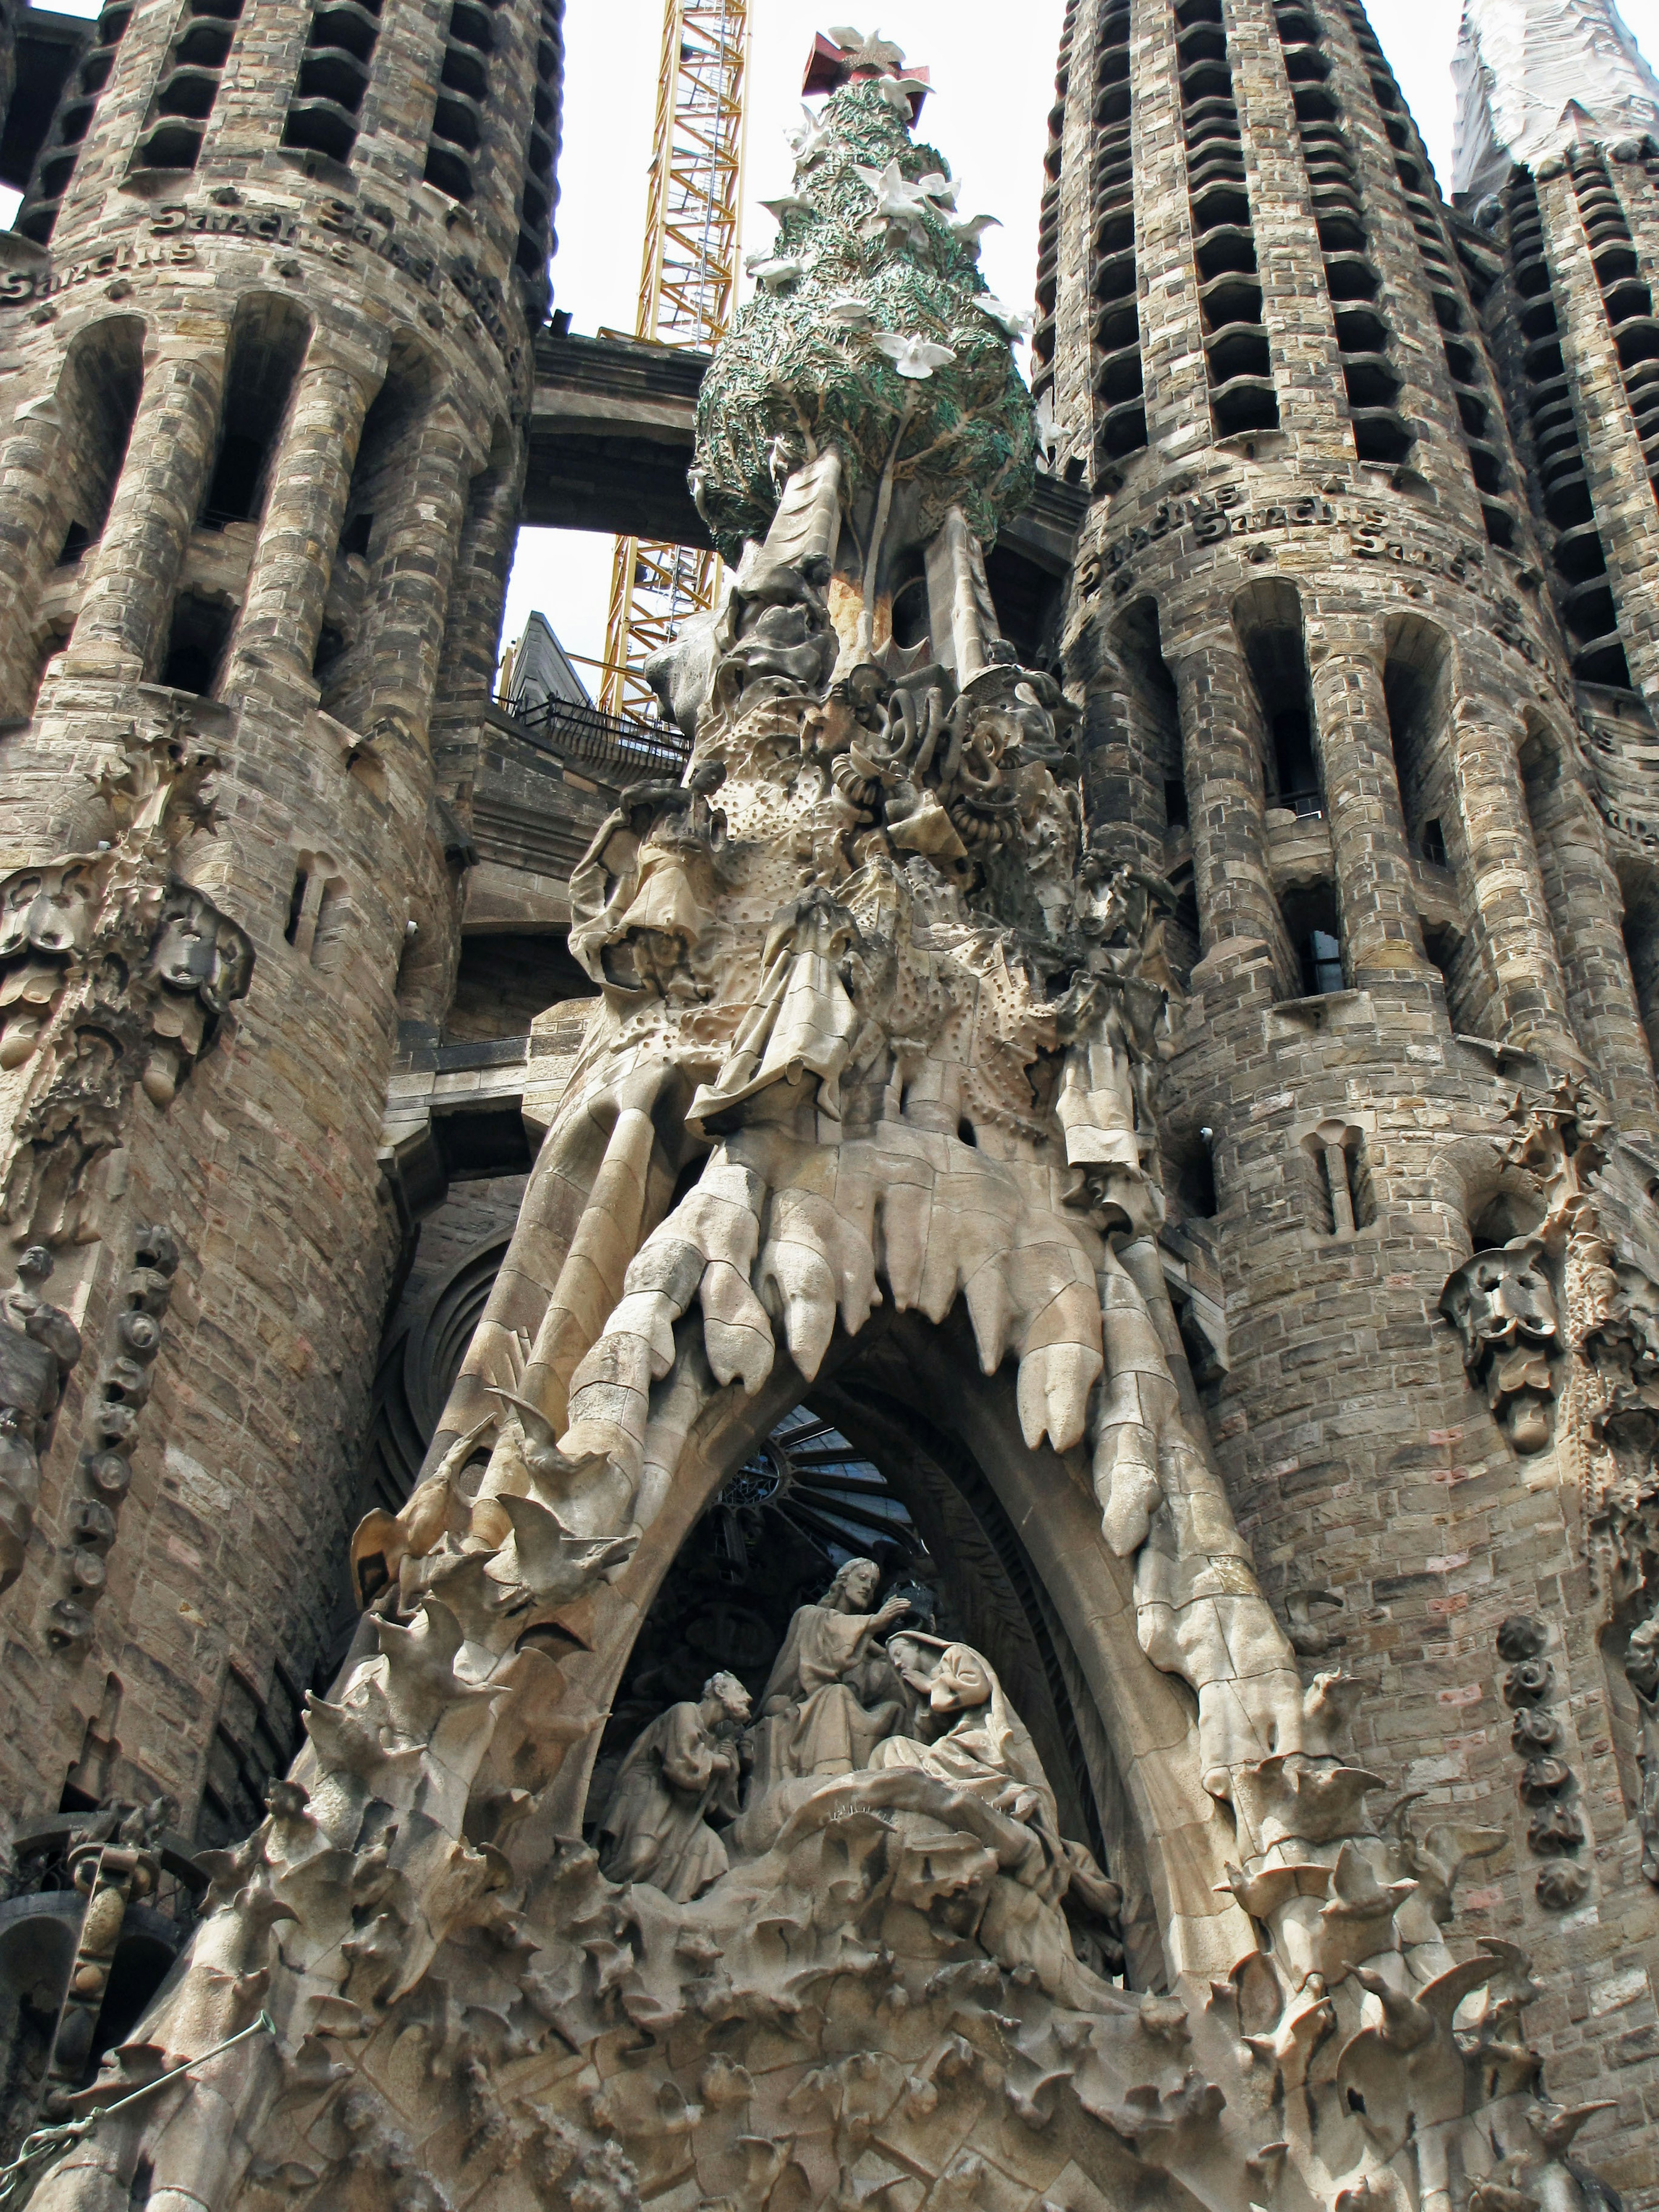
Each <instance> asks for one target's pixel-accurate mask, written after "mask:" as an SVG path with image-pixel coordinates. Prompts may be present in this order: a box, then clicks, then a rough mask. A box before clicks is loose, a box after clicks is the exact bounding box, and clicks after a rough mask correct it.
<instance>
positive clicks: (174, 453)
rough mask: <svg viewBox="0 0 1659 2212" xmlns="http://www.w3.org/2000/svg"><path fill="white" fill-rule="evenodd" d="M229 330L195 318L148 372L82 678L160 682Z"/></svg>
mask: <svg viewBox="0 0 1659 2212" xmlns="http://www.w3.org/2000/svg"><path fill="white" fill-rule="evenodd" d="M229 337H230V331H229V325H228V323H226V322H224V321H222V320H220V319H217V318H215V319H208V318H206V317H200V316H192V317H191V319H189V320H188V321H186V322H184V323H182V324H181V325H179V327H178V328H176V329H175V330H173V331H169V332H168V333H167V334H166V335H165V336H164V337H161V340H160V341H159V343H158V344H157V347H156V351H155V358H154V360H153V361H152V362H149V363H147V364H146V369H145V375H144V389H143V397H142V398H140V400H139V402H138V412H137V416H135V418H134V421H133V425H132V435H131V438H130V439H129V440H128V441H127V457H126V460H125V464H124V465H123V467H122V470H121V480H120V482H119V483H118V485H117V486H116V490H115V497H114V499H113V501H112V503H111V506H110V511H109V520H108V521H107V522H106V524H105V526H104V534H103V537H102V538H101V539H100V541H99V546H98V554H97V559H96V562H95V565H94V568H93V572H92V576H91V580H90V581H89V582H88V586H87V595H86V598H85V599H83V600H82V603H81V612H80V616H79V618H78V619H77V621H76V625H75V634H74V635H73V637H72V638H71V639H70V646H69V653H68V655H67V658H66V663H65V665H66V666H67V667H68V668H69V669H70V671H73V672H74V673H76V674H77V675H100V676H119V677H125V678H140V679H142V678H144V677H146V676H153V675H155V672H156V671H157V670H158V668H159V667H160V666H161V662H162V660H163V659H165V658H166V654H167V629H168V624H167V611H168V608H169V606H170V605H171V603H172V599H173V591H174V588H175V586H177V583H178V580H179V568H180V566H181V564H182V562H183V561H184V557H185V549H186V547H187V546H188V544H189V543H190V533H191V530H192V529H193V528H194V526H195V523H196V517H197V513H198V511H199V510H200V507H201V504H202V497H203V494H204V491H205V489H206V487H207V482H208V477H209V476H210V472H211V471H212V467H213V453H214V445H215V441H216V437H217V434H218V428H219V398H220V393H221V392H222V388H223V385H224V378H225V361H226V356H227V351H228V344H229Z"/></svg>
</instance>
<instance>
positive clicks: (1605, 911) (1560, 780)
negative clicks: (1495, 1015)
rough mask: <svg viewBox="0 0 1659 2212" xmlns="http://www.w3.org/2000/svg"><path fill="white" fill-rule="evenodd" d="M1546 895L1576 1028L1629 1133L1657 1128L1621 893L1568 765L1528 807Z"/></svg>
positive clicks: (1600, 831) (1658, 1103)
mask: <svg viewBox="0 0 1659 2212" xmlns="http://www.w3.org/2000/svg"><path fill="white" fill-rule="evenodd" d="M1530 811H1531V814H1532V820H1533V826H1534V833H1535V836H1536V838H1537V842H1538V848H1539V855H1538V857H1539V861H1540V865H1541V870H1542V872H1543V878H1544V889H1545V893H1546V896H1547V898H1548V900H1549V907H1550V914H1551V916H1552V918H1553V921H1554V924H1555V933H1556V937H1557V939H1558V941H1559V945H1560V947H1561V964H1562V968H1563V970H1564V972H1565V977H1566V983H1567V992H1568V1004H1569V1006H1570V1007H1571V1012H1572V1018H1573V1028H1574V1031H1575V1032H1576V1034H1577V1036H1581V1037H1582V1038H1583V1040H1584V1043H1585V1048H1586V1049H1587V1050H1588V1051H1589V1054H1590V1056H1591V1058H1592V1060H1594V1062H1595V1066H1597V1068H1599V1070H1600V1071H1601V1079H1602V1082H1603V1084H1604V1085H1605V1087H1606V1090H1607V1098H1608V1101H1609V1103H1610V1104H1611V1105H1612V1106H1613V1111H1614V1113H1615V1114H1616V1115H1617V1116H1618V1118H1619V1120H1620V1121H1621V1122H1622V1123H1623V1124H1624V1125H1625V1126H1626V1127H1641V1128H1644V1129H1652V1128H1654V1127H1656V1125H1659V1096H1656V1092H1655V1088H1654V1077H1653V1060H1652V1055H1651V1054H1650V1052H1649V1049H1648V1040H1647V1031H1646V1030H1645V1029H1644V1026H1643V1023H1642V1010H1641V1007H1640V1006H1638V1003H1637V997H1636V985H1635V982H1634V981H1633V980H1632V975H1631V965H1630V955H1629V953H1628V952H1627V951H1626V949H1625V935H1624V917H1625V899H1624V893H1623V891H1622V890H1621V889H1620V883H1619V878H1618V877H1617V876H1616V875H1615V874H1614V873H1613V864H1612V862H1611V861H1610V860H1608V858H1607V834H1606V831H1605V829H1604V828H1603V825H1602V823H1601V817H1600V815H1599V814H1597V813H1596V811H1595V808H1594V807H1593V806H1592V805H1591V804H1590V801H1589V798H1588V796H1587V795H1586V793H1584V792H1583V790H1582V789H1581V787H1579V784H1578V782H1577V778H1576V776H1575V775H1573V774H1572V772H1571V769H1570V768H1569V767H1567V766H1565V765H1563V766H1562V767H1561V768H1560V769H1559V770H1558V772H1557V774H1556V775H1555V776H1554V778H1553V781H1548V782H1543V781H1541V783H1540V785H1539V786H1538V787H1537V788H1536V790H1535V793H1534V799H1533V804H1532V807H1531V810H1530Z"/></svg>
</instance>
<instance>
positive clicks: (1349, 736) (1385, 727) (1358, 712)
mask: <svg viewBox="0 0 1659 2212" xmlns="http://www.w3.org/2000/svg"><path fill="white" fill-rule="evenodd" d="M1312 685H1313V707H1314V741H1315V743H1316V745H1317V746H1318V748H1319V760H1320V769H1321V780H1322V783H1323V785H1324V790H1325V805H1326V810H1327V811H1328V815H1329V817H1330V824H1331V858H1332V862H1333V865H1334V870H1335V875H1336V895H1337V902H1338V906H1339V909H1340V914H1341V917H1342V949H1343V957H1344V960H1345V963H1346V968H1347V972H1348V975H1349V976H1350V978H1351V979H1352V981H1354V982H1355V983H1358V981H1360V980H1361V978H1362V977H1363V976H1364V975H1365V973H1366V972H1367V971H1368V970H1370V971H1373V972H1375V971H1376V970H1378V969H1401V968H1407V969H1409V968H1421V967H1423V966H1424V964H1425V962H1424V956H1423V928H1422V924H1421V923H1420V922H1419V920H1418V917H1417V896H1416V891H1415V889H1414V887H1413V882H1412V869H1411V859H1410V856H1409V854H1408V853H1407V848H1406V823H1405V818H1404V816H1403V815H1402V813H1401V806H1400V784H1399V779H1398V778H1397V776H1396V775H1395V765H1394V749H1393V744H1392V742H1391V739H1390V738H1389V708H1388V702H1387V700H1386V699H1385V698H1384V697H1383V678H1382V674H1381V671H1379V670H1378V668H1377V666H1376V662H1375V661H1374V660H1372V659H1371V658H1370V655H1369V654H1367V653H1353V652H1348V653H1329V654H1328V655H1327V656H1326V657H1325V658H1324V659H1322V660H1320V661H1318V662H1317V663H1316V665H1315V666H1314V668H1313V671H1312Z"/></svg>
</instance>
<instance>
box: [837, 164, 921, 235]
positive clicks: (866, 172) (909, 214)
mask: <svg viewBox="0 0 1659 2212" xmlns="http://www.w3.org/2000/svg"><path fill="white" fill-rule="evenodd" d="M853 166H854V171H855V173H856V174H858V175H859V176H860V177H862V178H863V179H864V181H865V183H866V185H869V187H870V189H871V191H872V192H873V193H874V194H875V198H876V213H877V214H878V216H880V217H881V220H882V221H883V222H897V223H902V224H904V225H905V226H906V227H907V228H908V227H909V226H910V225H912V224H915V223H918V222H921V219H922V217H923V216H926V215H931V214H934V213H936V212H937V210H935V208H934V206H933V195H932V193H931V192H928V191H924V190H923V185H924V184H926V183H927V181H928V180H927V179H923V180H922V183H921V184H915V185H913V184H912V183H911V182H910V180H909V179H908V177H906V176H905V175H904V174H903V173H902V171H901V169H900V167H899V165H898V163H897V162H896V161H890V162H889V163H888V164H887V167H885V168H884V169H872V168H868V167H866V166H865V164H864V163H863V162H862V161H856V162H854V165H853ZM941 181H943V180H942V179H941Z"/></svg>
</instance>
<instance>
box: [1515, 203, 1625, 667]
mask: <svg viewBox="0 0 1659 2212" xmlns="http://www.w3.org/2000/svg"><path fill="white" fill-rule="evenodd" d="M1504 212H1505V216H1506V217H1507V230H1508V252H1509V263H1510V281H1511V282H1512V283H1513V284H1514V286H1515V289H1516V294H1517V295H1518V301H1519V307H1520V313H1519V316H1518V321H1519V324H1520V330H1521V337H1522V353H1521V376H1522V394H1521V397H1522V404H1523V406H1524V409H1525V411H1526V416H1527V420H1528V427H1529V428H1530V430H1531V434H1532V446H1533V462H1534V470H1535V471H1536V500H1537V504H1538V506H1539V507H1540V509H1541V512H1542V513H1543V516H1544V518H1545V520H1546V521H1547V523H1548V525H1549V527H1550V532H1551V535H1552V536H1553V541H1554V542H1553V549H1552V554H1551V564H1552V567H1553V570H1554V577H1553V581H1554V586H1555V595H1556V599H1557V603H1558V604H1559V607H1560V611H1561V619H1562V622H1563V623H1565V627H1566V629H1567V633H1568V636H1569V638H1570V640H1571V647H1572V671H1573V674H1574V675H1575V676H1577V677H1579V678H1582V679H1583V681H1584V682H1585V683H1587V684H1617V685H1620V686H1622V687H1625V688H1628V686H1629V684H1630V669H1629V666H1628V665H1627V664H1626V659H1625V648H1624V646H1623V644H1622V642H1621V641H1620V636H1619V617H1618V611H1617V609H1616V608H1615V606H1614V605H1613V586H1612V585H1611V584H1610V583H1609V581H1608V580H1607V550H1606V548H1605V547H1604V546H1603V544H1602V543H1601V532H1599V531H1598V530H1597V528H1596V526H1595V509H1594V507H1593V506H1592V505H1591V502H1590V489H1589V464H1588V462H1587V461H1586V459H1585V456H1584V448H1583V441H1582V440H1581V438H1580V435H1579V430H1578V418H1577V415H1576V414H1575V413H1574V411H1573V404H1572V387H1571V383H1570V381H1569V380H1568V376H1567V372H1566V364H1565V362H1564V361H1563V359H1562V356H1561V322H1560V317H1559V313H1558V312H1557V307H1556V300H1555V291H1554V286H1553V281H1552V279H1551V276H1550V265H1549V261H1548V258H1547V255H1546V253H1545V252H1544V221H1543V216H1542V215H1541V211H1540V210H1539V205H1538V191H1537V187H1536V186H1535V185H1534V183H1533V180H1532V179H1531V177H1530V176H1529V175H1528V173H1527V172H1526V171H1525V170H1518V171H1517V172H1516V176H1515V179H1514V181H1513V182H1512V183H1511V184H1510V188H1509V191H1508V192H1507V194H1506V195H1505V201H1504Z"/></svg>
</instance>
